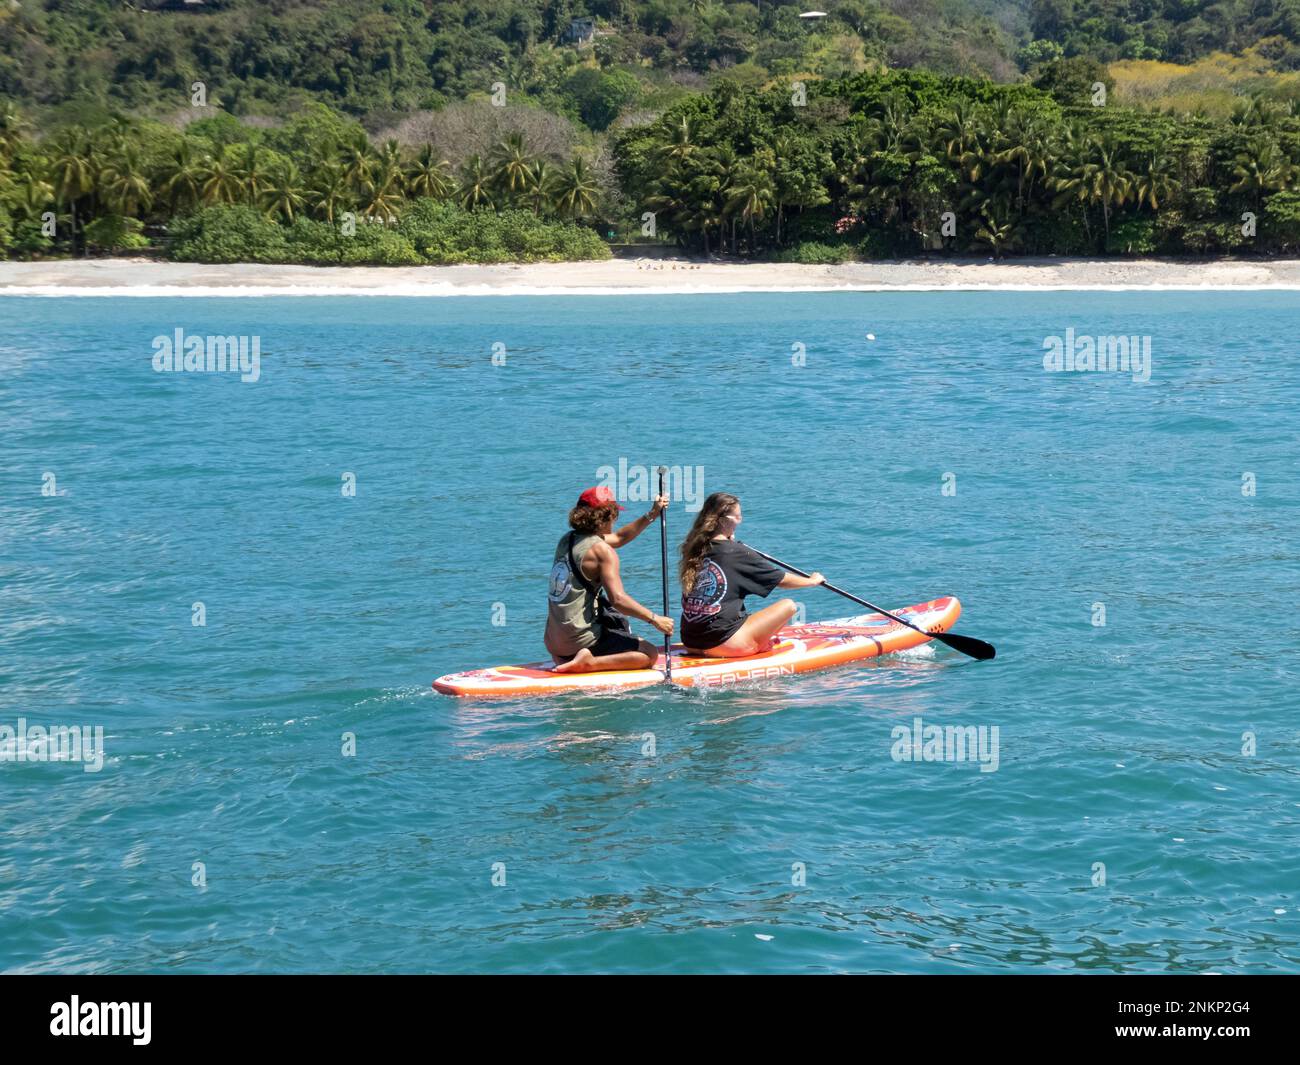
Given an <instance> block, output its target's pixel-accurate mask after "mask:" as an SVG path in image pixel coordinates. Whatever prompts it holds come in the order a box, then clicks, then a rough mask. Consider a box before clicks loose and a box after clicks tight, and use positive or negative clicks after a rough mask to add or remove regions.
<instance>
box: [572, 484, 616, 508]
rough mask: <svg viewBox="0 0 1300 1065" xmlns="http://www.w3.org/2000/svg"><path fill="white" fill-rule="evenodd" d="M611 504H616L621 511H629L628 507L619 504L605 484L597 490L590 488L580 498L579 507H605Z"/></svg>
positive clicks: (598, 486) (597, 487) (596, 488)
mask: <svg viewBox="0 0 1300 1065" xmlns="http://www.w3.org/2000/svg"><path fill="white" fill-rule="evenodd" d="M610 503H613V504H615V505H616V506H617V507H618V509H619V510H627V507H625V506H623V505H622V504H621V503H619V502H618V500H617V499H615V498H614V493H613V492H611V491H610V490H609V489H608V488H606V487H605V486H604V485H603V484H599V485H597V486H596V487H595V488H588V489H587V490H586V491H585V492H583V493H582V495H580V496H578V506H580V507H604V506H608V505H609V504H610Z"/></svg>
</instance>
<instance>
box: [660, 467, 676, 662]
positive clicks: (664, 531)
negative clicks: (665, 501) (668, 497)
mask: <svg viewBox="0 0 1300 1065" xmlns="http://www.w3.org/2000/svg"><path fill="white" fill-rule="evenodd" d="M667 472H668V467H667V466H660V467H659V494H660V495H663V494H664V474H666V473H667ZM659 561H660V563H661V565H662V570H663V577H664V617H671V615H670V614H669V613H668V508H667V507H665V508H664V509H663V510H661V511H660V512H659ZM672 679H673V654H672V642H671V640H670V638H669V637H668V635H667V634H666V633H665V634H664V680H665V681H668V682H671V681H672Z"/></svg>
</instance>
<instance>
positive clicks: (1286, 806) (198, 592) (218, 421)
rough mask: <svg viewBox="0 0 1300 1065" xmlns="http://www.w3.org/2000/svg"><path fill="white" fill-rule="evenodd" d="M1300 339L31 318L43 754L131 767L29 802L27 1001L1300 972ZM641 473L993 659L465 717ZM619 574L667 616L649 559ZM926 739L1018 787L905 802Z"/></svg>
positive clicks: (528, 311) (807, 596) (1298, 323)
mask: <svg viewBox="0 0 1300 1065" xmlns="http://www.w3.org/2000/svg"><path fill="white" fill-rule="evenodd" d="M1298 327H1300V297H1297V295H1296V294H1294V293H1263V292H1260V293H1250V292H1241V293H1211V292H1205V293H1158V292H1157V293H1151V292H1147V293H1096V292H1091V293H1084V292H1077V293H1034V294H1028V293H996V294H995V293H946V294H939V293H892V294H865V293H858V294H849V293H827V294H814V295H809V294H799V295H794V294H786V295H716V296H703V295H701V296H663V297H659V296H655V297H651V296H635V297H613V296H606V297H582V298H578V297H575V298H569V297H524V296H511V297H485V298H446V299H383V298H321V297H316V298H301V299H288V298H286V299H281V298H256V299H197V298H195V299H174V300H165V299H142V298H119V299H101V298H78V299H39V298H7V299H3V300H0V726H9V727H10V728H11V729H12V728H16V727H17V725H18V722H19V719H20V718H21V719H24V720H25V721H26V723H27V726H28V727H30V726H31V725H33V724H42V725H68V726H79V725H84V726H90V727H93V726H96V725H98V726H102V728H103V730H104V762H103V766H102V768H101V769H100V770H99V771H98V772H85V771H84V766H82V765H77V764H72V763H66V762H64V763H40V762H35V761H23V762H16V761H9V762H3V763H0V795H2V796H3V817H2V818H0V970H5V971H20V972H31V971H51V970H72V971H86V972H110V971H111V972H118V971H129V972H135V971H187V972H212V971H215V972H242V971H257V972H278V971H291V972H303V971H342V972H358V971H426V970H438V971H456V972H462V971H475V972H528V971H545V972H560V971H568V972H591V971H603V972H634V971H653V972H699V971H708V972H716V971H727V972H737V971H752V972H835V971H868V972H967V971H987V970H992V971H1020V972H1023V971H1050V972H1072V971H1124V972H1133V971H1177V972H1188V973H1198V972H1208V971H1214V972H1271V971H1296V970H1297V969H1300V847H1298V846H1297V834H1298V832H1300V772H1298V768H1300V713H1298V711H1300V697H1298V696H1297V666H1296V664H1295V663H1296V659H1295V654H1296V650H1297V644H1298V642H1300V640H1298V637H1300V624H1298V623H1297V620H1296V615H1297V604H1298V601H1300V564H1298V562H1300V559H1298V556H1300V550H1298V548H1297V544H1298V543H1300V540H1298V538H1297V535H1296V523H1297V518H1298V517H1300V503H1298V493H1300V467H1298V460H1300V443H1298V442H1297V430H1298V429H1300V417H1297V409H1298V406H1300V403H1298V401H1297V398H1296V397H1297V393H1298V390H1300V364H1298V362H1297V358H1296V334H1297V329H1298ZM178 328H180V329H183V330H185V332H186V333H187V334H197V335H207V334H219V335H232V334H247V335H256V336H258V337H259V338H260V352H261V363H260V379H259V380H258V381H256V382H249V383H243V382H241V381H240V380H239V378H238V376H236V375H232V374H229V373H227V374H225V375H220V374H198V373H190V374H186V373H157V372H155V371H154V370H153V368H152V365H151V359H152V356H153V350H154V349H153V347H152V341H153V338H154V337H156V336H159V335H172V334H173V333H174V331H175V330H176V329H178ZM1070 328H1073V329H1074V330H1075V332H1076V333H1077V334H1089V335H1094V336H1097V335H1107V334H1120V335H1125V336H1128V335H1146V336H1150V337H1151V341H1152V372H1151V376H1150V380H1149V381H1148V382H1145V383H1144V382H1141V381H1135V380H1134V379H1133V375H1132V374H1131V373H1130V374H1125V373H1091V374H1087V373H1073V374H1071V373H1049V372H1046V371H1045V370H1044V368H1043V365H1042V359H1043V341H1044V338H1045V337H1048V336H1052V335H1061V336H1063V335H1064V334H1065V331H1066V330H1067V329H1070ZM868 333H871V334H873V335H874V337H875V339H874V340H868V339H867V338H866V335H867V334H868ZM494 345H503V346H504V347H498V348H496V349H495V350H496V351H497V352H498V354H501V353H504V355H505V363H504V365H493V361H492V355H493V351H494ZM800 346H802V347H800ZM800 352H802V353H803V355H804V357H805V360H806V361H805V362H804V364H803V365H795V364H794V363H797V362H799V361H801V360H800V358H799V357H798V356H799V355H800ZM792 356H793V359H792ZM620 461H621V462H622V463H623V464H624V465H625V466H626V467H627V468H628V469H629V470H630V471H631V476H632V477H633V479H634V483H633V484H632V485H631V486H630V488H631V491H632V492H633V494H635V490H636V488H637V487H638V486H637V484H636V483H635V474H636V470H637V468H638V467H653V466H655V465H657V464H660V463H663V464H667V465H670V466H677V467H686V468H690V469H691V470H692V471H695V470H696V468H697V467H698V468H699V470H700V476H701V479H702V484H701V485H694V486H692V487H696V488H698V487H702V489H703V490H704V491H706V492H709V491H715V490H719V489H725V490H729V491H733V492H735V493H736V494H738V495H739V496H740V497H741V498H742V499H743V501H744V504H745V517H746V520H745V525H744V526H743V528H742V530H741V536H742V537H743V538H745V539H746V540H748V541H749V542H751V543H753V544H754V545H755V546H758V547H761V548H763V549H764V550H767V551H769V552H772V553H774V554H776V555H779V556H781V557H784V558H787V559H788V560H789V561H791V562H794V563H795V564H797V565H802V566H805V567H807V568H818V569H821V570H822V571H823V572H825V573H826V574H827V576H828V577H829V578H830V579H831V580H832V581H834V582H836V583H838V584H840V585H841V586H843V587H845V588H848V589H850V590H854V591H856V592H858V594H860V595H864V596H865V597H866V598H868V599H871V600H873V601H874V602H878V603H881V604H882V605H892V606H900V605H905V604H908V603H913V602H916V601H918V600H922V599H926V598H929V597H932V596H936V595H941V594H955V595H957V596H959V597H960V598H961V600H962V602H963V604H964V607H965V613H964V614H963V617H962V619H961V621H960V622H959V624H958V625H957V627H956V628H957V631H959V632H963V633H968V634H970V635H974V636H979V637H981V638H983V639H987V640H990V641H992V642H994V643H995V644H996V645H997V646H998V650H999V657H998V659H997V660H996V661H995V662H991V663H976V662H973V661H970V660H967V659H965V658H962V657H961V656H959V655H957V654H955V653H953V652H951V651H947V650H944V649H942V648H940V649H937V650H934V649H927V650H923V651H921V652H916V653H912V654H910V655H909V656H907V657H905V658H895V659H892V660H891V659H885V660H882V661H880V662H878V663H873V664H870V665H867V666H864V667H861V668H849V669H843V670H839V671H835V672H829V673H824V674H820V675H813V676H805V677H798V678H787V679H783V680H779V681H770V682H767V683H765V684H762V685H759V686H756V687H750V688H747V689H745V690H733V691H712V692H708V693H698V692H697V693H684V692H673V691H667V690H663V689H656V690H651V691H638V692H633V693H625V694H623V695H618V696H610V697H596V696H573V697H568V698H562V699H554V700H548V701H540V700H519V701H512V702H502V703H497V704H483V703H472V702H469V701H463V700H460V701H458V700H453V699H450V698H446V697H443V696H439V695H435V694H433V693H432V692H431V690H430V681H431V680H432V679H433V678H434V677H435V676H438V675H440V674H442V673H446V672H450V671H453V670H460V669H467V668H471V667H475V666H483V665H491V664H501V663H507V662H519V661H530V660H534V659H536V658H538V657H540V656H541V627H542V620H543V616H544V595H545V589H546V578H547V574H548V570H549V567H550V559H551V552H552V550H553V548H554V544H555V541H556V539H557V537H558V536H559V535H560V533H561V532H562V531H563V529H564V519H565V514H566V512H567V508H568V507H569V505H571V503H572V501H573V499H574V498H575V497H576V496H577V494H578V492H579V490H580V489H581V488H583V487H584V486H587V485H589V484H593V483H596V482H597V481H598V480H599V479H600V477H599V471H600V468H601V467H604V466H612V467H615V468H617V467H618V466H619V464H620ZM347 475H352V477H353V478H354V479H355V495H347V494H345V488H346V485H347V484H348V483H349V482H348V481H347ZM1252 483H1253V494H1250V493H1251V485H1252ZM615 487H618V486H617V485H616V486H615ZM954 487H955V493H954V491H953V489H954ZM629 506H630V507H631V513H632V514H636V513H640V512H641V510H642V509H643V507H644V504H643V503H642V502H640V501H639V500H635V499H634V500H633V501H631V502H630V503H629ZM690 518H691V514H690V513H689V512H688V511H687V510H686V509H685V508H684V506H683V504H682V503H680V502H679V503H676V504H674V506H673V508H672V510H671V511H670V515H669V527H670V532H671V533H672V534H673V543H674V545H675V544H676V542H677V541H678V540H679V539H680V535H681V534H682V533H683V532H684V531H685V529H686V526H687V524H688V523H689V521H690ZM622 556H623V569H624V576H625V579H626V581H627V583H628V585H629V588H630V590H631V591H632V593H633V594H634V595H635V596H637V597H638V598H640V599H641V600H642V601H643V602H646V603H648V604H651V605H656V604H658V602H659V543H658V534H657V530H655V529H654V528H652V529H651V530H650V531H649V532H648V533H647V534H646V535H644V536H643V537H642V538H641V539H640V540H639V541H637V542H636V543H634V544H631V545H630V546H628V547H627V548H626V549H624V551H623V552H622ZM796 598H798V599H799V600H800V601H801V602H802V603H803V604H804V605H805V609H806V612H807V617H808V618H809V619H810V620H812V619H818V618H833V617H841V616H844V615H847V614H852V613H856V612H857V610H856V609H855V608H854V607H853V606H852V605H851V604H848V603H845V602H844V601H842V600H839V599H837V598H836V597H834V596H832V595H831V594H830V593H827V592H824V591H813V592H801V593H797V594H796ZM199 603H201V604H202V608H201V613H202V620H203V621H205V624H203V625H196V624H194V621H195V620H196V616H197V614H198V613H199V611H200V608H197V607H196V606H195V604H199ZM656 608H657V606H656ZM1103 610H1104V615H1105V616H1104V621H1105V624H1104V625H1099V624H1094V622H1095V621H1098V620H1100V619H1101V611H1103ZM643 631H647V633H648V630H643ZM917 719H920V720H921V722H922V723H923V724H925V725H931V724H934V725H941V726H942V725H959V726H975V727H977V728H980V727H982V728H985V729H986V730H991V729H992V728H994V727H996V728H997V730H998V733H997V734H998V737H999V740H998V743H999V747H998V752H999V756H998V763H997V768H996V771H992V772H981V770H980V767H979V765H977V764H975V763H972V762H969V761H967V762H955V761H911V762H909V761H900V760H898V759H896V758H895V757H894V754H896V753H897V751H896V749H895V734H894V732H893V730H894V729H895V727H896V726H899V725H904V726H906V727H907V728H909V729H910V728H911V727H912V726H913V723H914V722H915V721H916V720H917ZM349 734H350V735H351V736H353V737H355V754H354V755H351V756H349V755H347V754H345V753H344V747H345V745H346V744H347V742H348V741H347V738H346V737H347V736H348V735H349ZM986 734H987V735H989V736H991V735H992V733H991V731H988V732H987V733H986ZM24 749H26V748H24ZM12 750H13V751H14V752H15V753H16V752H17V751H18V750H19V745H18V744H17V743H16V742H15V744H14V746H13V747H12ZM494 879H495V881H497V882H496V883H494ZM502 880H504V883H502V882H501V881H502Z"/></svg>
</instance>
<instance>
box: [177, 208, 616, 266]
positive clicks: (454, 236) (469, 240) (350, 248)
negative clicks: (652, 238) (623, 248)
mask: <svg viewBox="0 0 1300 1065" xmlns="http://www.w3.org/2000/svg"><path fill="white" fill-rule="evenodd" d="M169 235H170V236H171V238H172V243H171V247H170V249H169V254H170V257H171V258H172V259H175V260H177V261H178V262H199V263H284V264H303V265H322V266H324V265H334V266H349V265H363V264H374V265H384V266H418V265H422V264H432V265H452V264H455V263H507V262H520V263H540V262H569V261H579V260H587V259H608V258H609V257H610V250H609V246H608V245H607V244H606V243H605V242H604V241H603V240H601V239H600V237H599V236H597V235H596V234H595V233H594V232H593V231H592V230H590V229H587V228H584V227H582V226H578V225H575V224H573V223H572V222H558V221H548V220H545V219H542V218H539V217H537V216H536V215H534V214H533V213H532V212H530V211H520V210H505V211H491V210H486V211H467V210H465V209H464V208H463V207H460V206H457V205H456V204H452V203H440V202H438V201H435V200H430V199H420V200H416V201H415V202H414V203H412V204H409V205H408V206H407V207H406V208H405V209H404V210H403V211H402V214H401V217H400V218H398V219H397V220H396V221H395V222H392V223H386V222H368V221H366V220H365V219H359V220H356V221H354V222H347V221H345V222H343V223H335V224H333V225H331V224H329V223H326V222H320V221H317V220H316V219H313V218H303V217H299V218H295V219H294V220H293V222H292V223H291V224H289V225H281V224H280V223H279V222H275V221H273V220H271V219H268V218H267V217H266V216H265V215H264V214H263V213H262V212H260V211H257V210H255V209H253V208H252V207H247V206H238V205H235V206H232V205H223V206H214V207H204V208H201V209H200V210H198V211H196V212H195V213H193V214H191V215H188V216H186V217H185V218H182V219H180V220H178V221H177V222H176V224H175V225H174V226H173V227H172V229H171V232H170V234H169Z"/></svg>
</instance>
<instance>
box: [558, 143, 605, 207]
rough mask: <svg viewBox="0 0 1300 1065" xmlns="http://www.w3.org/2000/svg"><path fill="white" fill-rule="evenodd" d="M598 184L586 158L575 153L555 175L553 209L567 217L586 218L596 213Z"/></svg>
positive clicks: (598, 193) (598, 192)
mask: <svg viewBox="0 0 1300 1065" xmlns="http://www.w3.org/2000/svg"><path fill="white" fill-rule="evenodd" d="M599 195H600V186H599V185H598V184H597V183H596V179H595V177H594V176H593V175H592V173H591V168H590V167H589V166H588V165H587V160H586V159H584V158H583V157H582V156H580V155H575V156H574V157H573V158H572V159H571V160H569V165H568V166H566V167H565V168H564V169H562V170H561V171H560V172H559V173H558V174H556V176H555V191H554V202H555V209H556V211H558V212H559V213H560V214H561V215H563V216H565V217H567V218H573V219H579V218H588V217H590V216H591V215H593V214H595V213H596V199H597V197H598V196H599Z"/></svg>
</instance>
